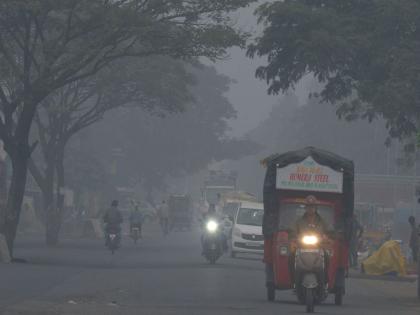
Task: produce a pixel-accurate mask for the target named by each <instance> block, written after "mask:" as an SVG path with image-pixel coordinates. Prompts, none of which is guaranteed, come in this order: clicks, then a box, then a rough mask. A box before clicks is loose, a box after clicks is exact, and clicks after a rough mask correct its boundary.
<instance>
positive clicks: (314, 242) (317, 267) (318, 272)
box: [294, 233, 328, 313]
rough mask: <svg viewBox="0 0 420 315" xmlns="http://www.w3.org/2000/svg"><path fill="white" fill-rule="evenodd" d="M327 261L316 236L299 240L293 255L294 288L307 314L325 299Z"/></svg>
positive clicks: (319, 240)
mask: <svg viewBox="0 0 420 315" xmlns="http://www.w3.org/2000/svg"><path fill="white" fill-rule="evenodd" d="M327 259H328V258H327V257H326V253H325V251H324V249H323V248H322V247H321V239H320V237H319V236H318V235H316V234H314V233H309V234H305V235H303V236H302V237H301V238H300V239H299V242H298V248H297V249H296V253H295V271H294V272H295V277H294V278H295V288H296V294H297V296H298V299H299V301H301V302H302V304H305V305H306V312H307V313H313V312H314V309H315V304H318V303H320V302H322V301H324V300H325V299H326V298H327V295H328V284H327V280H326V276H325V275H326V270H327Z"/></svg>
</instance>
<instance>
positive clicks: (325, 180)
mask: <svg viewBox="0 0 420 315" xmlns="http://www.w3.org/2000/svg"><path fill="white" fill-rule="evenodd" d="M315 182H317V183H328V182H329V177H328V175H316V176H315Z"/></svg>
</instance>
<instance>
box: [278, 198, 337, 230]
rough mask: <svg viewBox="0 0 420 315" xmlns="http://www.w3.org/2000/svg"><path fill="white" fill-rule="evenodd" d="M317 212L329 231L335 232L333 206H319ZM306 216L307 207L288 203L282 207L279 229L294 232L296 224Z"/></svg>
mask: <svg viewBox="0 0 420 315" xmlns="http://www.w3.org/2000/svg"><path fill="white" fill-rule="evenodd" d="M317 212H318V214H319V215H320V217H321V218H322V219H323V220H324V222H325V223H326V224H327V229H328V230H329V231H331V230H334V209H333V208H332V207H331V206H326V205H321V206H317ZM304 214H305V205H303V204H299V203H287V204H283V205H281V206H280V213H279V229H280V230H293V229H295V226H296V222H297V221H298V220H299V219H300V218H302V217H303V215H304Z"/></svg>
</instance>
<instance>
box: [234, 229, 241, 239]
mask: <svg viewBox="0 0 420 315" xmlns="http://www.w3.org/2000/svg"><path fill="white" fill-rule="evenodd" d="M233 235H234V236H236V237H242V232H241V230H240V229H238V228H234V229H233Z"/></svg>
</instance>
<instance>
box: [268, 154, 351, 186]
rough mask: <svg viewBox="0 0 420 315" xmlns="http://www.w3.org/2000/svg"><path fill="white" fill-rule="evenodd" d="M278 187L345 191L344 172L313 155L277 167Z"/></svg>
mask: <svg viewBox="0 0 420 315" xmlns="http://www.w3.org/2000/svg"><path fill="white" fill-rule="evenodd" d="M276 187H277V189H288V190H304V191H318V192H332V193H340V194H341V193H342V192H343V173H342V172H337V171H335V170H333V169H332V168H330V167H327V166H323V165H320V164H318V163H317V162H316V161H315V160H314V159H313V158H312V157H308V158H306V159H305V160H303V161H302V162H300V163H296V164H289V165H287V166H286V167H283V168H277V179H276Z"/></svg>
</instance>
